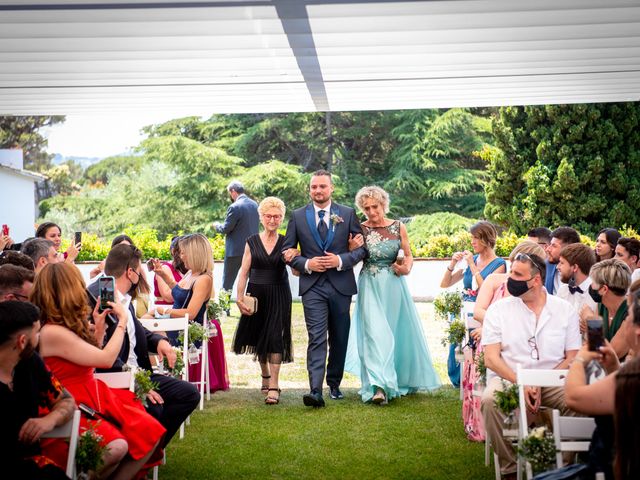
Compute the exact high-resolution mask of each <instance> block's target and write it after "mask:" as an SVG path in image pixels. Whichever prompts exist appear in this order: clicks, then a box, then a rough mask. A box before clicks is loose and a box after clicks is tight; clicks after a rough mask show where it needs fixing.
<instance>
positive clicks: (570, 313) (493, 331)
mask: <svg viewBox="0 0 640 480" xmlns="http://www.w3.org/2000/svg"><path fill="white" fill-rule="evenodd" d="M545 270H546V269H545V264H544V260H542V258H540V257H539V256H537V255H533V254H532V255H527V254H522V253H521V254H518V255H516V257H515V259H514V261H513V263H512V264H511V271H510V273H509V277H508V279H507V289H508V291H509V293H510V296H509V297H506V298H503V299H502V300H498V301H497V302H495V303H494V304H492V305H491V306H490V307H489V308H488V309H487V313H486V314H485V317H484V322H483V328H482V345H483V347H484V359H485V365H486V366H487V369H488V370H487V386H486V388H485V390H484V393H483V394H482V400H481V411H482V416H483V419H484V424H485V428H486V430H487V434H488V437H489V438H490V439H491V444H492V445H493V447H494V450H495V452H496V454H497V455H498V457H499V459H500V466H501V470H502V473H503V474H504V475H508V476H509V477H513V475H515V470H516V457H515V454H514V451H513V449H512V447H511V444H510V443H508V442H506V441H505V439H504V438H503V436H502V429H503V427H504V415H503V414H502V413H501V412H500V411H499V410H498V409H497V407H496V406H495V404H494V399H495V392H496V391H501V390H502V382H501V380H502V379H504V380H506V381H507V382H510V383H516V370H517V365H521V366H522V367H524V368H528V369H531V368H534V369H564V368H568V365H569V363H570V362H571V360H572V359H573V357H575V355H576V353H578V350H579V349H580V347H581V345H582V339H581V337H580V327H579V319H578V314H577V313H576V312H575V310H574V309H573V307H572V306H571V305H570V304H569V303H568V302H566V301H565V300H562V299H561V298H558V297H554V296H552V295H549V294H548V293H547V291H546V290H545V288H544V278H545ZM525 400H526V404H527V408H528V410H530V411H531V412H532V413H537V412H538V410H539V408H540V406H541V405H544V406H547V407H551V408H557V409H560V410H561V411H562V412H563V414H568V413H569V410H568V409H567V408H566V405H565V404H564V392H563V389H562V388H542V389H540V388H539V387H525Z"/></svg>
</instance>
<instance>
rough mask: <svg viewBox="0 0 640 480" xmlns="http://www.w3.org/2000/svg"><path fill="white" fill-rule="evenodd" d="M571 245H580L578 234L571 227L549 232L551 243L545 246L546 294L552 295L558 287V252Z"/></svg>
mask: <svg viewBox="0 0 640 480" xmlns="http://www.w3.org/2000/svg"><path fill="white" fill-rule="evenodd" d="M572 243H580V234H579V233H578V232H577V231H576V230H575V229H574V228H571V227H558V228H556V229H555V230H554V231H553V232H551V241H550V242H549V245H547V248H546V252H547V264H546V265H547V271H546V277H545V278H546V280H545V284H544V286H545V288H546V289H547V292H549V293H550V294H551V295H554V294H555V293H556V292H557V291H558V288H559V287H560V275H558V270H557V267H558V262H559V261H560V252H561V251H562V249H563V248H564V247H566V246H567V245H571V244H572Z"/></svg>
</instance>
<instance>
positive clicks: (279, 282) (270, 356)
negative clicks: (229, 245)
mask: <svg viewBox="0 0 640 480" xmlns="http://www.w3.org/2000/svg"><path fill="white" fill-rule="evenodd" d="M283 243H284V236H282V235H278V241H277V242H276V245H275V247H274V248H273V250H272V251H271V253H270V254H267V251H266V250H265V248H264V245H263V244H262V240H260V236H259V235H257V234H256V235H252V236H250V237H249V238H248V239H247V244H248V245H249V250H250V251H251V271H250V272H249V279H248V282H249V283H248V286H247V293H250V294H251V296H253V297H256V298H257V299H258V311H257V312H256V313H254V314H253V315H251V316H246V315H242V317H240V322H239V323H238V328H237V329H236V334H235V337H234V339H233V351H234V352H235V353H248V354H253V355H254V358H257V359H258V360H259V361H260V362H262V363H265V362H269V363H289V362H292V361H293V351H292V347H291V290H290V288H289V276H288V273H287V268H286V265H285V263H284V261H283V260H282V244H283Z"/></svg>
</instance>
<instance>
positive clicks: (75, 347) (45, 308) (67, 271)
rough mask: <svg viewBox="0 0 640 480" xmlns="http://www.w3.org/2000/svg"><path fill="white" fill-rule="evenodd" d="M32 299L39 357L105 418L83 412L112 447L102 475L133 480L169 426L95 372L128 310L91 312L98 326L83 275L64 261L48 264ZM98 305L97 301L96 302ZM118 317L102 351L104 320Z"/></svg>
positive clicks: (107, 359)
mask: <svg viewBox="0 0 640 480" xmlns="http://www.w3.org/2000/svg"><path fill="white" fill-rule="evenodd" d="M30 299H31V302H32V303H33V304H35V305H36V306H37V307H39V308H40V316H41V321H42V323H43V327H42V330H41V331H40V355H41V356H42V358H43V359H44V361H45V363H46V365H47V366H48V367H49V368H50V369H51V370H52V371H53V372H54V374H55V375H56V377H58V379H59V380H60V382H61V383H62V384H63V385H64V386H65V388H67V390H69V392H71V394H72V395H73V397H74V398H75V400H76V403H77V404H80V403H84V404H85V405H88V406H89V407H91V408H93V409H94V410H96V411H97V412H99V414H100V415H101V416H102V419H96V420H90V419H87V418H85V416H84V415H83V417H82V420H81V426H83V427H84V428H88V427H93V428H94V430H95V431H96V433H98V434H99V435H101V436H102V444H103V445H105V446H107V447H108V450H107V451H106V452H105V454H104V457H103V461H104V465H103V467H102V469H101V471H100V472H99V476H100V477H105V478H106V477H109V478H115V479H120V478H122V479H126V478H132V477H133V476H134V475H135V474H136V473H137V472H138V471H139V470H140V469H141V468H142V466H143V465H144V464H145V462H146V461H147V460H148V459H149V457H150V456H151V454H152V453H153V452H154V451H155V449H156V447H157V445H158V443H159V442H160V440H161V439H162V437H163V435H164V433H165V429H164V427H162V425H160V423H158V421H157V420H156V419H154V418H153V417H152V416H151V415H149V414H148V413H147V412H146V411H145V409H144V407H143V406H142V404H141V403H140V402H139V401H138V400H136V398H135V395H134V394H133V393H132V392H130V391H128V390H116V389H113V390H112V389H110V388H109V387H108V386H107V385H106V384H104V383H103V382H101V381H100V380H96V379H95V378H94V376H93V371H94V368H110V367H111V366H112V365H113V362H114V361H115V359H116V357H117V355H118V353H119V352H120V348H121V347H122V341H123V339H124V336H125V335H126V334H127V333H126V329H127V322H128V319H129V314H128V311H126V310H125V309H124V307H123V306H122V305H121V304H120V303H111V302H110V303H109V304H110V306H111V309H110V310H106V311H104V312H103V313H101V314H100V313H98V311H97V306H96V310H94V312H93V319H94V322H95V329H94V331H93V332H92V331H91V330H92V328H91V327H90V324H89V322H88V320H87V318H88V316H89V314H90V313H91V311H90V309H89V307H88V302H87V293H86V290H85V285H84V281H83V280H82V275H81V274H80V272H79V271H78V269H77V268H76V267H74V266H72V265H69V264H66V263H56V264H49V265H47V266H46V267H45V268H44V269H42V271H41V272H40V273H39V274H38V276H37V277H36V281H35V283H34V285H33V289H32V292H31V297H30ZM98 305H99V302H98ZM108 313H113V314H114V315H115V316H116V317H117V318H118V325H117V327H116V333H114V334H113V336H112V337H111V339H110V340H109V342H108V343H107V344H106V345H105V346H104V348H102V349H100V348H99V347H98V345H102V342H103V339H104V333H105V318H106V315H107V314H108Z"/></svg>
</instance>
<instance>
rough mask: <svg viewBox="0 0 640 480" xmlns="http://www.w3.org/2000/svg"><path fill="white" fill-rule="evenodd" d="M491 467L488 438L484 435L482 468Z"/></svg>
mask: <svg viewBox="0 0 640 480" xmlns="http://www.w3.org/2000/svg"><path fill="white" fill-rule="evenodd" d="M489 465H491V445H490V443H489V437H488V436H487V434H486V433H485V437H484V466H485V467H488V466H489Z"/></svg>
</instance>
